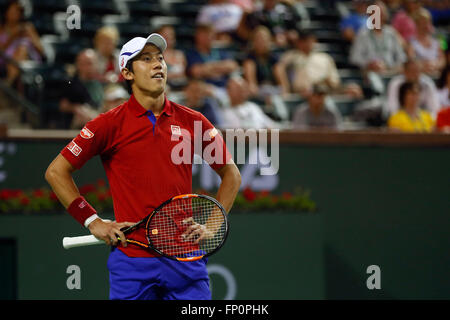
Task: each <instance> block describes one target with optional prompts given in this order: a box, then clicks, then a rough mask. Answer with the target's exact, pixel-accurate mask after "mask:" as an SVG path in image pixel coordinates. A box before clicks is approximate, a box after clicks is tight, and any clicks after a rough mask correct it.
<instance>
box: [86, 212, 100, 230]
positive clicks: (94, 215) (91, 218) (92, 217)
mask: <svg viewBox="0 0 450 320" xmlns="http://www.w3.org/2000/svg"><path fill="white" fill-rule="evenodd" d="M97 218H99V216H98V215H97V214H93V215H92V216H90V217H89V218H87V219H86V220H84V226H85V227H86V228H87V227H88V226H89V224H90V223H91V222H92V221H94V220H95V219H97Z"/></svg>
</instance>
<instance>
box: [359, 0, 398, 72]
mask: <svg viewBox="0 0 450 320" xmlns="http://www.w3.org/2000/svg"><path fill="white" fill-rule="evenodd" d="M375 4H376V5H378V6H379V7H380V13H381V19H380V23H381V28H379V29H378V28H374V29H373V30H371V29H369V28H363V29H361V31H360V32H359V33H358V35H357V36H356V38H355V41H354V42H353V45H352V48H351V50H350V62H351V63H353V64H354V65H356V66H358V67H360V68H361V69H362V70H363V71H364V72H366V73H376V74H384V75H392V74H397V73H399V72H401V70H402V65H403V63H404V62H405V61H406V59H407V57H406V54H405V52H404V50H403V47H402V43H401V41H400V39H399V36H398V33H397V32H396V31H395V29H393V28H392V27H391V26H390V25H388V24H387V23H388V19H389V17H388V12H387V9H386V6H385V5H384V4H383V2H381V1H377V2H376V3H375Z"/></svg>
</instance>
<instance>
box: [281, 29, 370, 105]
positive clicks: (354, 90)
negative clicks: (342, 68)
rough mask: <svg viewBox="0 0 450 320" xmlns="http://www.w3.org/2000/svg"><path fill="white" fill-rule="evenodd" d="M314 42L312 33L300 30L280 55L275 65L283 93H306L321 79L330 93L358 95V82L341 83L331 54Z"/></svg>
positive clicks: (315, 40)
mask: <svg viewBox="0 0 450 320" xmlns="http://www.w3.org/2000/svg"><path fill="white" fill-rule="evenodd" d="M316 42H317V39H316V36H315V35H314V34H313V33H311V32H308V31H303V32H301V33H300V34H299V37H298V40H297V47H296V48H295V49H293V50H289V51H287V52H286V53H284V54H283V55H282V56H281V59H280V62H279V63H278V64H277V66H276V67H275V74H276V77H277V79H278V82H279V83H280V85H281V87H282V91H283V94H287V93H290V92H292V93H297V94H300V95H301V96H303V97H308V95H309V94H310V92H311V89H312V86H313V85H315V84H319V83H324V84H326V85H327V86H328V87H329V88H330V89H331V91H333V93H337V92H338V91H342V92H343V93H346V94H349V95H351V96H354V97H360V96H361V95H362V91H361V88H360V87H359V86H358V85H355V84H350V85H348V86H346V87H342V86H341V78H340V76H339V73H338V70H337V67H336V64H335V62H334V60H333V58H332V57H331V56H330V55H329V54H328V53H325V52H317V51H314V48H315V45H316ZM291 84H292V85H291Z"/></svg>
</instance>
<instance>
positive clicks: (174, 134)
mask: <svg viewBox="0 0 450 320" xmlns="http://www.w3.org/2000/svg"><path fill="white" fill-rule="evenodd" d="M194 152H195V153H200V152H201V156H202V158H203V159H204V160H205V161H206V162H207V163H208V164H209V165H210V166H211V167H212V168H213V169H220V168H221V167H223V166H224V165H225V164H226V163H227V162H228V161H229V160H230V159H231V155H230V154H229V152H228V150H227V148H226V146H225V143H224V141H223V139H222V136H221V135H220V134H219V133H218V131H217V130H216V129H215V128H214V126H213V125H212V124H211V123H210V122H209V121H208V120H207V119H206V118H205V117H204V116H203V115H202V114H201V113H199V112H197V111H194V110H192V109H189V108H187V107H184V106H181V105H179V104H176V103H174V102H171V101H169V100H168V99H167V98H166V99H165V102H164V108H163V111H162V113H161V114H160V116H159V117H158V118H157V119H156V118H155V116H154V115H153V113H151V112H147V110H146V109H144V108H143V107H142V106H141V105H140V104H139V102H138V101H137V100H136V99H135V97H134V96H133V95H132V96H131V97H130V99H129V100H128V101H126V102H125V103H123V104H122V105H120V106H118V107H116V108H114V109H112V110H110V111H108V112H106V113H103V114H101V115H99V116H98V117H97V118H95V119H93V120H92V121H90V122H88V123H87V124H86V126H85V127H84V128H83V129H82V130H81V131H80V133H79V134H78V135H77V136H76V137H75V138H74V139H73V140H72V141H71V142H70V143H69V144H68V145H67V146H66V147H65V148H64V149H63V150H62V151H61V154H62V155H63V156H64V157H65V158H66V159H67V160H68V161H69V162H70V163H71V164H72V166H73V167H74V168H76V169H80V168H81V167H82V166H83V165H84V164H85V163H86V161H88V160H89V159H91V158H92V157H94V156H96V155H99V156H100V158H101V160H102V163H103V167H104V168H105V171H106V175H107V177H108V181H109V185H110V188H111V194H112V197H113V202H114V214H115V218H116V221H117V222H123V221H129V222H138V221H140V220H141V219H143V218H144V217H145V216H147V215H148V214H149V213H150V212H151V211H152V210H154V209H155V208H156V207H158V206H159V205H160V204H161V203H162V202H164V201H166V200H168V199H170V198H171V197H173V196H176V195H179V194H185V193H192V163H193V161H194V160H193V159H194ZM130 236H131V237H132V238H133V239H135V240H138V241H142V242H145V241H146V239H145V232H144V230H142V229H140V230H136V231H134V232H133V233H132V234H130ZM119 249H120V250H122V251H123V252H124V253H125V254H126V255H128V256H130V257H152V256H156V255H157V254H156V253H154V252H150V251H148V250H145V249H142V248H140V247H138V246H136V245H133V244H128V246H127V247H126V248H124V247H122V246H119Z"/></svg>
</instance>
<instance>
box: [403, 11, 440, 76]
mask: <svg viewBox="0 0 450 320" xmlns="http://www.w3.org/2000/svg"><path fill="white" fill-rule="evenodd" d="M414 21H415V23H416V29H417V32H416V36H415V37H414V38H412V40H411V46H412V48H413V50H414V54H415V57H416V58H417V59H419V61H420V62H421V63H422V71H423V72H425V73H427V74H430V75H435V74H439V73H440V71H441V70H442V69H443V68H444V67H445V55H444V51H443V50H442V49H441V44H440V42H439V40H438V39H436V38H435V37H434V36H433V33H434V27H433V22H432V20H431V14H430V12H429V11H428V10H427V9H424V8H421V9H419V10H418V11H417V12H416V13H415V14H414Z"/></svg>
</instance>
